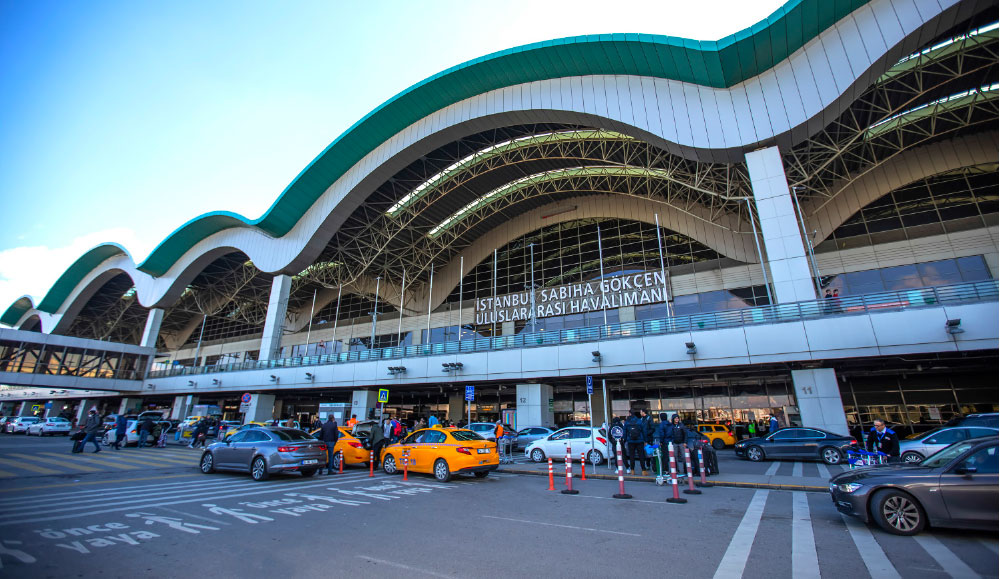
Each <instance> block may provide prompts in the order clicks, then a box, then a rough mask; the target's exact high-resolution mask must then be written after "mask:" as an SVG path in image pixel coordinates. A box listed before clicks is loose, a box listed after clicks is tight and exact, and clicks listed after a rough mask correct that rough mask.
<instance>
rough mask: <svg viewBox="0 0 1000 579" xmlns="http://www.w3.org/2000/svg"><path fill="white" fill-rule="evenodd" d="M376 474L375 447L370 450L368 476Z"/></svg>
mask: <svg viewBox="0 0 1000 579" xmlns="http://www.w3.org/2000/svg"><path fill="white" fill-rule="evenodd" d="M373 476H375V449H372V450H370V451H368V478H371V477H373Z"/></svg>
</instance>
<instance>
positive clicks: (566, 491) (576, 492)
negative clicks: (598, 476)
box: [559, 489, 580, 495]
mask: <svg viewBox="0 0 1000 579" xmlns="http://www.w3.org/2000/svg"><path fill="white" fill-rule="evenodd" d="M559 492H561V493H562V494H564V495H578V494H580V491H577V490H573V489H563V490H561V491H559Z"/></svg>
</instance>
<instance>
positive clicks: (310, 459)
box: [302, 458, 319, 464]
mask: <svg viewBox="0 0 1000 579" xmlns="http://www.w3.org/2000/svg"><path fill="white" fill-rule="evenodd" d="M317 462H319V460H317V459H315V458H309V459H306V460H303V461H302V464H316V463H317Z"/></svg>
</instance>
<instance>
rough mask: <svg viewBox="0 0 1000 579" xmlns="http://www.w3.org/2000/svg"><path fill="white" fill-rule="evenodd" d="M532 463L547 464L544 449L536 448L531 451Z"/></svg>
mask: <svg viewBox="0 0 1000 579" xmlns="http://www.w3.org/2000/svg"><path fill="white" fill-rule="evenodd" d="M531 462H545V453H544V452H542V449H540V448H536V449H535V450H532V451H531Z"/></svg>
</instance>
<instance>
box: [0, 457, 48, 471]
mask: <svg viewBox="0 0 1000 579" xmlns="http://www.w3.org/2000/svg"><path fill="white" fill-rule="evenodd" d="M0 464H2V465H6V466H12V467H14V468H17V469H21V470H27V471H30V472H34V473H38V474H63V473H62V472H60V471H58V470H52V469H51V468H45V467H44V466H37V465H34V464H30V463H27V462H23V461H20V460H10V459H7V458H0Z"/></svg>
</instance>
